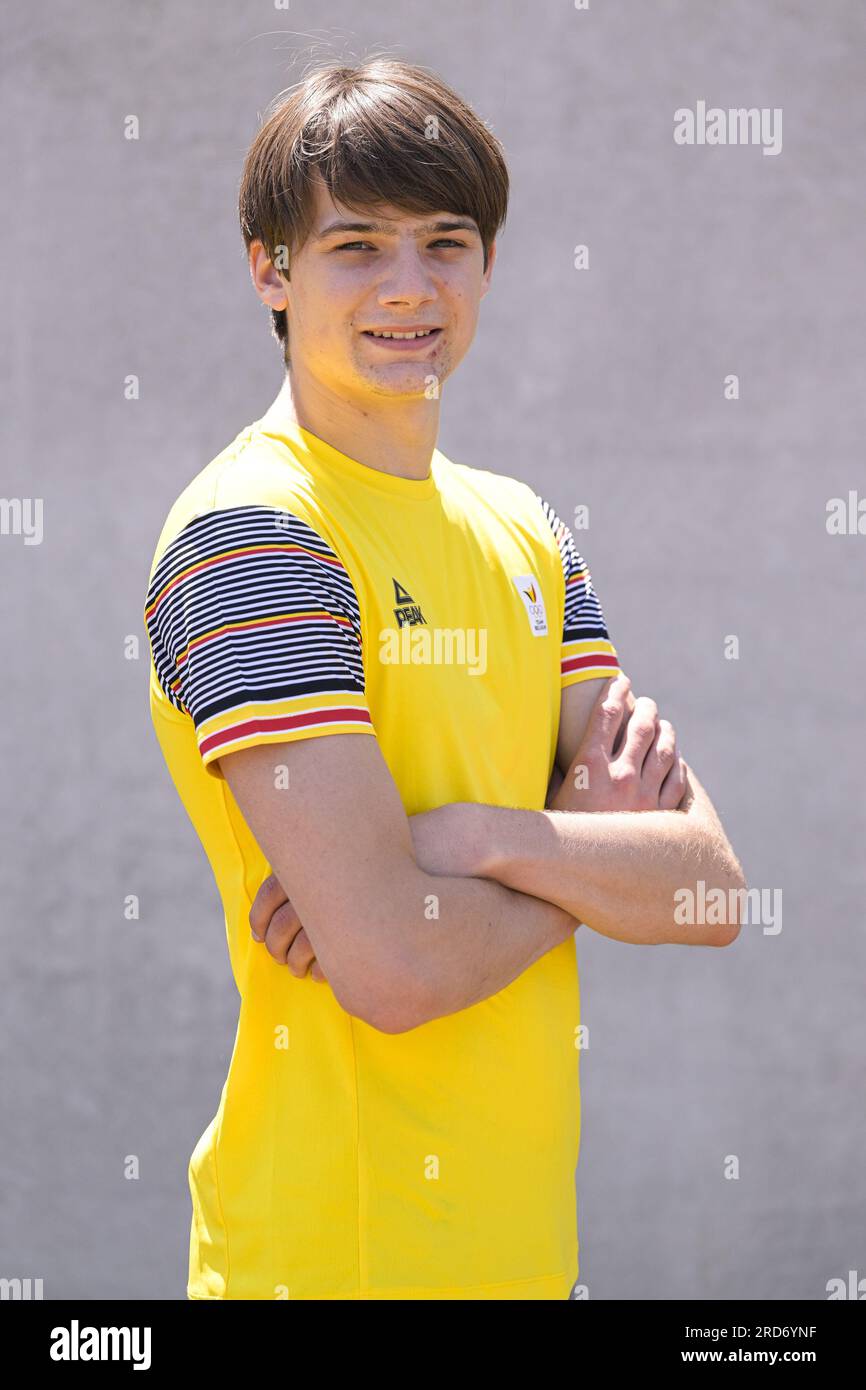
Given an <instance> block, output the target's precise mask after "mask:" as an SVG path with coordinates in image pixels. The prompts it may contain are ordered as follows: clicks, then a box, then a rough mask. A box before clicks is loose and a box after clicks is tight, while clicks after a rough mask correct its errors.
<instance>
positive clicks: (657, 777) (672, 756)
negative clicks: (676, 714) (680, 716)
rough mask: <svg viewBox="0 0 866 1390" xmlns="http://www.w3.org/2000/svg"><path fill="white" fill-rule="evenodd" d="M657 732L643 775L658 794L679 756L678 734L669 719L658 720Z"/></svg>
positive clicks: (647, 756)
mask: <svg viewBox="0 0 866 1390" xmlns="http://www.w3.org/2000/svg"><path fill="white" fill-rule="evenodd" d="M657 730H658V732H657V734H656V737H655V740H654V741H653V744H652V746H651V748H650V750H649V752H648V753H647V755H646V759H645V761H644V765H643V773H642V777H643V780H644V782H646V783H648V784H649V785H650V786H651V787H652V789H653V791H655V793H656V795H658V791H659V788H660V787H661V784H662V782H663V781H664V780H665V778H666V777H667V775H668V773H669V772H670V770H671V768H672V767H673V766H674V765H675V763H676V758H677V735H676V730H675V729H674V726H673V724H672V723H671V722H670V720H669V719H659V720H657Z"/></svg>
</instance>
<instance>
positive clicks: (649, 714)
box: [619, 695, 659, 773]
mask: <svg viewBox="0 0 866 1390" xmlns="http://www.w3.org/2000/svg"><path fill="white" fill-rule="evenodd" d="M658 712H659V711H658V705H657V704H656V702H655V700H652V699H650V697H649V695H639V696H638V697H637V699H636V700H635V704H634V709H633V710H632V715H631V718H630V719H629V721H628V728H627V729H626V731H625V742H624V743H623V746H622V751H621V752H620V753H619V761H620V762H621V763H622V764H623V766H624V767H627V768H630V769H631V770H632V771H634V772H637V773H640V771H641V769H642V767H643V762H644V758H645V757H646V755H647V753H648V751H649V749H650V748H651V747H652V746H653V743H654V742H655V737H656V719H657V716H658Z"/></svg>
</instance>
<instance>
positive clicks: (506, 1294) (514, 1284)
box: [187, 1273, 577, 1303]
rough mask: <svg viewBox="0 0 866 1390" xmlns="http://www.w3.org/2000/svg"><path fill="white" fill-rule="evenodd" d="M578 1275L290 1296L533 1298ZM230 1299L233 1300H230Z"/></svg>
mask: <svg viewBox="0 0 866 1390" xmlns="http://www.w3.org/2000/svg"><path fill="white" fill-rule="evenodd" d="M576 1279H577V1275H576V1274H575V1275H573V1276H572V1275H570V1274H565V1273H562V1274H542V1275H540V1276H538V1277H537V1278H533V1279H509V1280H506V1281H505V1282H504V1283H501V1284H471V1285H470V1284H465V1285H462V1286H457V1287H450V1288H449V1287H447V1286H446V1287H437V1288H429V1287H428V1288H420V1287H416V1288H405V1287H403V1288H400V1287H398V1288H391V1289H368V1290H366V1291H364V1292H356V1293H330V1294H310V1295H308V1296H306V1297H303V1298H299V1299H292V1300H288V1301H291V1302H297V1303H307V1302H330V1301H333V1300H342V1301H344V1302H354V1303H357V1302H375V1301H377V1300H383V1299H387V1300H392V1301H393V1300H399V1299H494V1298H498V1297H501V1298H504V1299H519V1298H521V1297H522V1296H523V1294H524V1292H525V1294H526V1297H527V1298H530V1299H545V1298H549V1299H567V1298H568V1296H569V1293H570V1291H571V1289H572V1287H573V1285H574V1283H575V1281H576ZM187 1298H188V1299H189V1300H191V1301H192V1302H198V1303H215V1302H216V1303H218V1302H224V1301H226V1300H225V1299H224V1297H221V1296H220V1295H211V1294H194V1293H190V1291H189V1289H187ZM228 1301H231V1300H228ZM253 1301H254V1302H268V1303H270V1302H279V1301H280V1300H279V1299H276V1300H274V1299H258V1300H256V1299H254V1300H253Z"/></svg>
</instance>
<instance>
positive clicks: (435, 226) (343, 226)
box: [313, 217, 480, 241]
mask: <svg viewBox="0 0 866 1390" xmlns="http://www.w3.org/2000/svg"><path fill="white" fill-rule="evenodd" d="M396 231H397V224H396V222H346V221H344V220H343V219H342V218H341V219H339V220H338V221H336V222H329V223H328V225H327V227H323V228H322V230H321V231H320V232H316V233H315V235H314V236H313V241H324V239H325V237H329V236H334V235H335V233H337V232H371V233H373V234H376V233H378V234H379V235H380V236H393V235H394V233H395V232H396ZM433 232H474V233H475V234H476V236H480V232H479V231H478V227H477V225H476V223H475V222H473V221H472V218H471V217H445V218H442V219H441V220H440V221H438V222H425V223H424V225H423V226H422V227H418V228H417V230H416V233H415V235H416V236H430V235H431V234H432V233H433Z"/></svg>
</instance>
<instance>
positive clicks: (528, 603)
mask: <svg viewBox="0 0 866 1390" xmlns="http://www.w3.org/2000/svg"><path fill="white" fill-rule="evenodd" d="M512 582H513V583H514V584H515V585H516V586H517V592H518V593H519V595H520V597H521V598H522V599H523V604H524V607H525V608H526V616H527V617H528V619H529V627H530V631H531V632H532V635H533V637H546V636H547V613H546V612H545V609H544V597H543V595H542V592H541V586H540V584H539V582H538V580H537V579H536V578H535V575H533V574H515V575H512Z"/></svg>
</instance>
